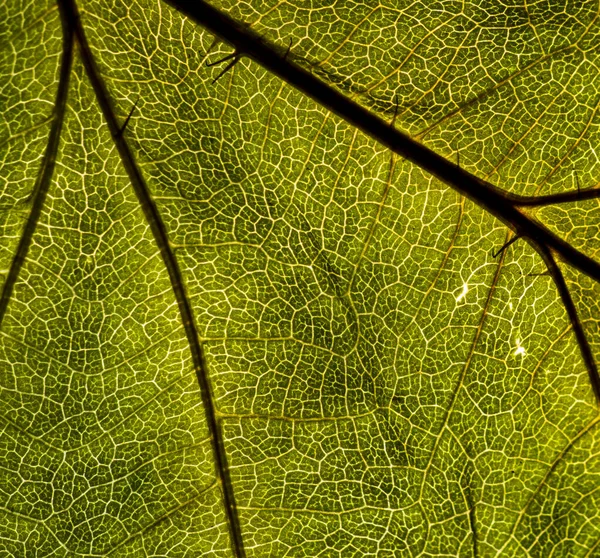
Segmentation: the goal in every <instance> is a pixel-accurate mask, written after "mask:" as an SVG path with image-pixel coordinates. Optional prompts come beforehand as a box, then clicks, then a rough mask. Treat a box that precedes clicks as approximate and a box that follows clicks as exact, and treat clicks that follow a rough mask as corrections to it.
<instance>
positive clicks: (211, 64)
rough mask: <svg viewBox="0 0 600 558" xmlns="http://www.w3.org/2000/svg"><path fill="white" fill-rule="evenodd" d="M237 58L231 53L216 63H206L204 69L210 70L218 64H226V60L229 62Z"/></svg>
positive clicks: (235, 53) (234, 53)
mask: <svg viewBox="0 0 600 558" xmlns="http://www.w3.org/2000/svg"><path fill="white" fill-rule="evenodd" d="M237 56H239V54H238V53H237V51H236V52H232V53H231V54H228V55H227V56H225V57H223V58H221V59H220V60H217V61H216V62H206V67H207V68H211V67H212V66H218V65H219V64H222V63H223V62H227V60H231V59H232V58H236V57H237Z"/></svg>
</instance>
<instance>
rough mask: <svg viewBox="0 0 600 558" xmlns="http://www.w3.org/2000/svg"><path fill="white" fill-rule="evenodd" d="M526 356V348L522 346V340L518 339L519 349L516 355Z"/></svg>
mask: <svg viewBox="0 0 600 558" xmlns="http://www.w3.org/2000/svg"><path fill="white" fill-rule="evenodd" d="M524 354H525V348H524V347H522V346H521V341H520V339H517V348H516V350H515V355H524Z"/></svg>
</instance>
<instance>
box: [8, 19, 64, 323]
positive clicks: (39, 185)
mask: <svg viewBox="0 0 600 558" xmlns="http://www.w3.org/2000/svg"><path fill="white" fill-rule="evenodd" d="M61 22H62V29H63V41H62V55H61V60H60V71H59V78H58V88H57V91H56V101H55V103H54V117H53V122H52V126H51V127H50V134H49V136H48V143H47V144H46V151H45V152H44V156H43V158H42V163H41V166H40V170H39V173H38V177H37V180H36V183H35V185H34V188H33V191H32V193H31V195H30V197H29V199H30V201H31V211H30V212H29V215H28V217H27V222H26V223H25V227H24V228H23V233H22V235H21V239H20V240H19V245H18V246H17V251H16V252H15V256H14V257H13V261H12V263H11V265H10V269H9V271H8V275H7V277H6V280H5V281H4V285H3V287H2V294H1V295H0V327H1V326H2V322H3V320H4V315H5V314H6V309H7V308H8V303H9V301H10V298H11V296H12V292H13V288H14V286H15V282H16V280H17V277H18V276H19V272H20V271H21V268H22V267H23V264H24V263H25V258H26V257H27V253H28V252H29V247H30V246H31V240H32V238H33V233H34V232H35V229H36V226H37V223H38V220H39V218H40V215H41V213H42V208H43V207H44V202H45V200H46V194H47V193H48V188H49V186H50V181H51V180H52V175H53V172H54V164H55V162H56V154H57V152H58V144H59V142H60V133H61V130H62V127H63V122H64V119H65V110H66V106H67V94H68V91H69V76H70V75H71V64H72V62H73V31H72V29H71V27H70V26H69V25H68V23H67V21H66V20H65V18H64V17H61Z"/></svg>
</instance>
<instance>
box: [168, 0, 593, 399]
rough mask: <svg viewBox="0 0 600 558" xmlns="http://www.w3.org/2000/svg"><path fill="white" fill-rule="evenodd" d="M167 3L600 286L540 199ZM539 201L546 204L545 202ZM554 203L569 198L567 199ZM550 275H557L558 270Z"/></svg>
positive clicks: (588, 261)
mask: <svg viewBox="0 0 600 558" xmlns="http://www.w3.org/2000/svg"><path fill="white" fill-rule="evenodd" d="M165 1H166V2H167V3H168V4H170V5H172V6H173V7H174V8H176V9H177V10H179V11H180V12H182V13H183V14H185V15H186V16H188V17H190V18H191V19H193V20H194V21H196V22H197V23H198V24H200V25H202V26H203V27H205V28H206V29H208V30H209V31H210V32H211V33H214V34H215V35H216V36H217V37H219V38H221V39H222V40H224V41H226V42H227V43H229V44H230V45H232V46H233V48H235V52H236V54H237V55H238V56H242V55H243V56H248V57H249V58H251V59H252V60H254V61H256V62H257V63H258V64H260V65H261V66H263V67H264V68H265V69H266V70H268V71H269V72H271V73H273V74H274V75H276V76H278V77H279V78H281V79H282V80H284V81H286V82H287V83H289V84H290V85H292V86H293V87H295V88H296V89H298V90H299V91H302V92H303V93H304V94H306V95H308V96H309V97H311V98H313V99H314V100H315V101H316V102H318V103H319V104H320V105H322V106H323V107H325V108H327V109H328V110H329V111H331V112H333V113H334V114H337V115H338V116H339V117H341V118H342V119H344V120H345V121H346V122H348V123H349V124H351V125H352V126H355V127H356V128H358V129H360V130H361V131H363V132H364V133H365V134H367V135H369V136H371V137H372V138H373V139H375V140H376V141H377V142H379V143H380V144H381V145H384V146H385V147H387V148H389V149H391V150H392V151H393V152H395V153H397V154H398V155H400V156H402V157H404V158H405V159H408V160H409V161H411V162H412V163H414V164H415V165H417V166H419V167H420V168H422V169H423V170H425V171H427V172H429V173H430V174H432V175H433V176H435V177H436V178H437V179H438V180H441V181H442V182H444V183H445V184H447V185H448V186H450V187H451V188H453V189H454V190H456V191H457V192H459V193H460V194H461V195H463V196H466V197H468V198H469V199H471V200H472V201H473V202H475V203H476V204H477V205H479V206H480V207H482V208H483V209H484V210H485V211H487V212H488V213H490V214H491V215H493V216H494V217H496V218H497V219H499V220H500V221H502V222H503V223H504V224H505V225H506V226H508V227H509V228H510V229H512V230H513V232H514V233H515V234H516V235H517V236H518V237H519V238H522V239H524V240H525V241H526V242H528V243H529V244H530V245H531V246H532V248H533V249H534V250H536V251H537V252H538V253H539V254H540V255H541V256H542V258H544V260H545V261H546V262H548V258H547V254H548V253H550V254H551V255H553V254H552V253H556V254H557V255H558V256H559V257H560V258H561V259H562V260H563V261H565V262H567V263H569V264H570V265H571V266H573V267H574V268H576V269H578V270H579V271H581V272H582V273H584V274H585V275H587V276H588V277H591V278H592V279H594V280H595V281H598V282H600V263H599V262H597V261H595V260H594V259H593V258H591V257H589V256H587V255H586V254H584V253H582V252H580V251H579V250H577V249H576V248H574V247H573V246H571V245H570V244H569V243H568V242H566V241H565V240H563V239H562V238H560V237H559V236H558V235H556V234H555V233H553V232H552V231H550V230H549V229H548V228H546V227H545V226H544V225H542V224H541V223H540V222H538V221H536V220H535V219H533V218H532V217H530V216H529V215H528V214H527V213H526V212H525V211H523V210H522V209H521V208H520V206H522V205H537V204H536V201H537V200H538V198H533V199H532V198H530V197H527V196H518V195H515V194H511V193H508V192H505V191H503V190H502V189H500V188H498V187H497V186H494V185H493V184H491V183H490V182H487V181H485V180H482V179H481V178H478V177H477V176H475V175H473V174H471V173H469V172H467V171H465V170H464V169H462V168H461V167H460V166H458V165H456V164H454V163H452V162H450V161H448V160H447V159H445V158H444V157H442V156H441V155H439V154H437V153H436V152H434V151H432V150H431V149H429V148H428V147H425V146H424V145H422V144H420V143H419V142H417V141H415V140H414V139H412V138H411V137H409V136H407V135H406V134H404V133H402V132H400V131H399V130H397V129H396V128H394V127H393V126H390V125H389V124H388V123H387V122H385V121H384V120H382V119H381V118H379V117H378V116H376V115H375V114H373V113H371V112H370V111H369V110H367V109H365V108H364V107H362V106H361V105H359V104H358V103H356V102H354V101H352V100H351V99H349V98H348V97H346V96H345V95H343V94H342V93H340V92H338V91H337V90H336V89H334V88H333V87H331V86H330V85H328V84H327V83H325V82H323V81H321V80H320V79H319V78H318V77H316V76H315V75H313V74H312V73H310V72H309V71H307V70H305V69H304V68H301V67H300V66H299V65H297V64H295V63H294V62H293V61H291V60H290V58H292V57H293V56H288V53H287V51H286V49H285V47H277V46H273V45H271V44H270V43H268V42H267V41H266V40H265V39H264V38H263V37H261V36H260V35H259V34H258V33H257V32H256V31H254V30H252V29H251V28H249V27H248V26H246V25H244V24H243V23H240V22H238V21H236V20H234V19H233V18H231V17H230V16H229V15H227V14H225V13H222V12H221V11H219V10H217V9H216V8H213V7H212V6H210V5H209V4H208V3H207V2H205V1H204V0H165ZM582 194H583V193H582ZM597 194H598V193H597V192H589V193H587V196H589V197H597ZM568 195H569V196H574V197H575V196H577V197H578V196H580V193H579V192H575V193H571V194H568ZM560 196H564V195H562V194H561V195H559V197H560ZM539 199H540V200H543V199H544V198H539ZM554 201H565V200H563V199H562V198H561V199H560V200H558V199H555V200H554ZM540 248H541V249H540ZM544 251H545V253H544ZM550 271H551V273H552V270H550ZM555 281H556V279H555ZM561 297H562V298H563V302H564V301H565V300H566V299H565V297H564V295H563V294H562V293H561ZM567 312H569V316H570V318H571V319H572V311H571V310H570V308H568V307H567ZM577 341H578V343H579V346H580V349H581V352H582V355H583V357H584V361H585V363H586V367H587V371H588V375H589V377H590V381H591V384H592V386H593V388H594V393H595V396H596V399H597V401H598V402H599V403H600V376H599V375H598V369H597V366H596V365H595V363H594V359H593V356H592V355H591V352H590V351H589V345H588V344H587V341H585V340H584V341H585V342H583V343H582V337H581V336H580V335H577Z"/></svg>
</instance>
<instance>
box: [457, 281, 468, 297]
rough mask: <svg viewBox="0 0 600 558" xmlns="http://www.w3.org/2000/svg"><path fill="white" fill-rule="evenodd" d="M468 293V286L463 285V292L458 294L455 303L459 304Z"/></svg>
mask: <svg viewBox="0 0 600 558" xmlns="http://www.w3.org/2000/svg"><path fill="white" fill-rule="evenodd" d="M468 292H469V285H467V284H466V283H465V284H464V285H463V290H462V293H460V294H459V295H458V296H457V297H456V302H460V301H461V300H462V299H463V298H465V296H466V295H467V293H468Z"/></svg>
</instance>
